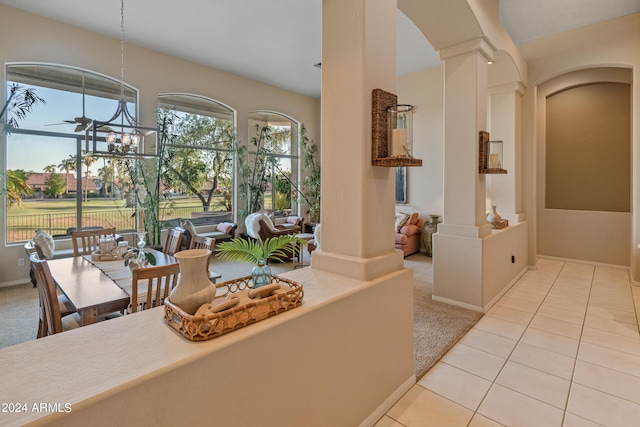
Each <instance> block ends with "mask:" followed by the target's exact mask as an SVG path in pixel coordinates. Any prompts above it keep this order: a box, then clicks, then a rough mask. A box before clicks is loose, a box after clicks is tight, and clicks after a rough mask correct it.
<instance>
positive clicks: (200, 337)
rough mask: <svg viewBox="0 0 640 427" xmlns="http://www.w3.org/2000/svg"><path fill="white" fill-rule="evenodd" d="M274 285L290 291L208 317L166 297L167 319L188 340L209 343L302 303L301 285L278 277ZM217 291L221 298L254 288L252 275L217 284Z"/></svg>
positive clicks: (274, 279) (272, 280) (165, 312)
mask: <svg viewBox="0 0 640 427" xmlns="http://www.w3.org/2000/svg"><path fill="white" fill-rule="evenodd" d="M271 283H272V284H273V283H278V284H283V285H287V286H289V287H290V288H291V289H289V290H286V291H285V292H281V293H277V294H274V295H270V296H268V297H265V298H262V299H259V300H256V301H252V302H250V303H247V304H244V305H239V306H237V307H234V308H230V309H228V310H224V311H221V312H219V313H215V314H211V315H207V316H195V315H191V314H189V313H187V312H185V311H183V310H182V309H181V308H180V307H178V306H177V305H175V304H173V303H172V302H171V301H170V300H169V298H166V299H165V301H164V320H165V321H166V322H167V324H169V325H170V326H171V327H172V328H174V329H175V330H176V331H178V332H180V333H181V334H182V335H184V337H185V338H187V339H188V340H190V341H206V340H210V339H212V338H215V337H218V336H220V335H223V334H226V333H228V332H231V331H235V330H236V329H240V328H242V327H245V326H247V325H250V324H252V323H256V322H259V321H261V320H264V319H266V318H268V317H272V316H275V315H276V314H280V313H282V312H284V311H287V310H290V309H292V308H295V307H298V306H299V305H300V304H302V297H303V295H304V292H303V290H302V285H300V284H298V283H296V282H293V281H291V280H288V279H285V278H283V277H279V276H273V277H272V278H271ZM216 288H217V289H218V292H217V296H218V297H219V296H223V297H224V296H228V295H231V294H233V293H235V292H240V291H244V290H246V289H251V288H252V282H251V276H246V277H241V278H238V279H234V280H231V281H228V282H223V283H217V284H216Z"/></svg>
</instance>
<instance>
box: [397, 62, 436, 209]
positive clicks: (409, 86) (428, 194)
mask: <svg viewBox="0 0 640 427" xmlns="http://www.w3.org/2000/svg"><path fill="white" fill-rule="evenodd" d="M443 72H444V69H443V66H442V65H439V66H436V67H431V68H427V69H425V70H422V71H418V72H415V73H411V74H408V75H405V76H401V77H399V78H398V83H397V94H398V103H401V104H410V105H413V106H414V108H415V110H414V113H413V114H414V115H413V127H414V129H413V151H414V156H415V157H417V158H419V159H422V167H411V168H407V203H408V204H409V205H411V206H412V208H416V209H417V210H418V212H420V218H421V219H422V220H423V221H425V220H426V218H427V216H428V215H442V213H443V210H444V207H443V195H444V127H443V125H444V117H443V114H444V113H443V108H442V101H443V96H444V75H443Z"/></svg>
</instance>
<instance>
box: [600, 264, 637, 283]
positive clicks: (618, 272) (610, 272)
mask: <svg viewBox="0 0 640 427" xmlns="http://www.w3.org/2000/svg"><path fill="white" fill-rule="evenodd" d="M595 276H596V277H603V278H610V279H625V280H629V270H628V269H626V268H612V267H605V266H600V265H599V266H597V267H596V272H595Z"/></svg>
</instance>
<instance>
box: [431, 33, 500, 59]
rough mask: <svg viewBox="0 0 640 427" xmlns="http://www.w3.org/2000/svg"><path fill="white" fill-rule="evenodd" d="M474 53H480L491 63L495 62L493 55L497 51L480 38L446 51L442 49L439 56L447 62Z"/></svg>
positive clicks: (448, 48)
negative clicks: (449, 59)
mask: <svg viewBox="0 0 640 427" xmlns="http://www.w3.org/2000/svg"><path fill="white" fill-rule="evenodd" d="M473 52H478V53H480V55H482V56H483V57H484V59H485V60H486V61H487V62H489V61H493V53H494V52H495V49H494V48H493V46H492V45H491V44H490V43H489V42H488V41H487V40H486V39H485V38H484V37H478V38H475V39H471V40H467V41H465V42H462V43H458V44H456V45H453V46H449V47H446V48H444V49H440V50H439V51H438V54H439V56H440V60H441V61H445V60H446V59H448V58H451V57H454V56H458V55H464V54H465V53H473Z"/></svg>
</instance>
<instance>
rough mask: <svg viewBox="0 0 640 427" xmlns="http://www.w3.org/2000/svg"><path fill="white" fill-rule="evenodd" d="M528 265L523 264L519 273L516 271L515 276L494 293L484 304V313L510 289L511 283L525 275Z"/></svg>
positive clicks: (516, 281)
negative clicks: (496, 293)
mask: <svg viewBox="0 0 640 427" xmlns="http://www.w3.org/2000/svg"><path fill="white" fill-rule="evenodd" d="M529 270H530V269H529V266H528V265H527V266H525V267H524V268H523V269H522V271H520V273H518V274H517V275H516V277H514V278H513V279H512V280H511V281H510V282H509V284H507V286H505V287H504V289H502V290H501V291H500V292H498V295H496V296H495V297H493V299H492V300H491V301H489V303H488V304H486V305H485V306H484V313H486V312H487V311H489V309H490V308H491V307H493V306H494V305H495V303H497V302H498V301H499V300H500V298H502V297H503V296H504V294H506V293H507V292H509V289H511V288H512V287H513V285H515V284H516V283H518V280H520V279H522V276H524V275H525V273H526V272H527V271H529Z"/></svg>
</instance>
